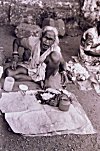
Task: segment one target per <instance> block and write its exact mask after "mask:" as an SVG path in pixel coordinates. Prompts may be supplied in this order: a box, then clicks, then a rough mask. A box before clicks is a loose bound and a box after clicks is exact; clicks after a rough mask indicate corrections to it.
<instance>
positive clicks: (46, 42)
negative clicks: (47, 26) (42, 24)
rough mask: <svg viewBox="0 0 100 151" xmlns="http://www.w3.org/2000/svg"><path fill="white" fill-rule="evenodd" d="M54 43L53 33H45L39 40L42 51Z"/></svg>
mask: <svg viewBox="0 0 100 151" xmlns="http://www.w3.org/2000/svg"><path fill="white" fill-rule="evenodd" d="M54 42H55V33H54V32H53V31H47V32H45V34H44V35H43V37H42V39H41V46H42V49H44V50H47V49H48V48H50V47H51V46H52V45H53V44H54Z"/></svg>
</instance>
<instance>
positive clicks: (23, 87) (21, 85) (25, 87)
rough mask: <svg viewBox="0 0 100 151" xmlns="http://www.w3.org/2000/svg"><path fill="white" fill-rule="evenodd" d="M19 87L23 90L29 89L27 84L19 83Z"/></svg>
mask: <svg viewBox="0 0 100 151" xmlns="http://www.w3.org/2000/svg"><path fill="white" fill-rule="evenodd" d="M19 89H20V90H22V91H27V90H28V86H27V85H25V84H20V85H19Z"/></svg>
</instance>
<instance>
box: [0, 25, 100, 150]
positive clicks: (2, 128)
mask: <svg viewBox="0 0 100 151" xmlns="http://www.w3.org/2000/svg"><path fill="white" fill-rule="evenodd" d="M13 30H14V28H13V27H10V26H2V27H0V33H1V35H0V46H3V47H4V50H5V55H6V56H7V57H10V55H11V52H12V42H13V39H14V38H15V37H14V35H13ZM79 42H80V36H78V37H68V36H67V37H64V38H62V39H60V46H61V48H62V54H63V56H64V58H65V60H66V61H68V60H69V59H70V57H71V56H72V55H77V52H78V48H79ZM28 84H29V86H30V87H31V85H32V84H31V83H28ZM16 86H17V85H16ZM67 89H68V90H69V91H71V92H73V93H74V94H75V95H76V97H77V99H78V101H79V102H80V103H81V105H82V106H83V108H84V110H85V112H86V114H87V115H88V117H89V119H90V120H91V122H92V124H93V126H94V128H95V129H96V130H97V132H98V133H97V134H94V135H72V134H70V135H62V136H52V137H34V138H32V137H23V136H21V135H18V134H14V133H13V132H11V131H9V126H8V125H7V123H6V122H5V119H4V116H3V115H2V114H1V115H0V151H99V150H100V133H99V132H100V116H99V113H100V109H99V108H100V96H98V95H97V94H96V93H95V92H94V90H91V91H88V92H84V91H80V90H79V89H78V88H77V87H76V86H75V85H73V84H68V85H67Z"/></svg>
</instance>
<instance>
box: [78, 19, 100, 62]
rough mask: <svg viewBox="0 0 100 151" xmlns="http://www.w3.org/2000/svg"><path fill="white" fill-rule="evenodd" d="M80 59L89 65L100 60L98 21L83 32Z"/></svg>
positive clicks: (99, 26) (99, 29)
mask: <svg viewBox="0 0 100 151" xmlns="http://www.w3.org/2000/svg"><path fill="white" fill-rule="evenodd" d="M79 56H80V58H81V59H82V60H83V62H85V63H88V64H90V65H92V64H95V63H96V62H98V61H99V60H100V21H98V22H97V25H96V26H95V27H93V28H90V29H88V30H87V31H85V32H84V34H83V37H82V39H81V44H80V54H79Z"/></svg>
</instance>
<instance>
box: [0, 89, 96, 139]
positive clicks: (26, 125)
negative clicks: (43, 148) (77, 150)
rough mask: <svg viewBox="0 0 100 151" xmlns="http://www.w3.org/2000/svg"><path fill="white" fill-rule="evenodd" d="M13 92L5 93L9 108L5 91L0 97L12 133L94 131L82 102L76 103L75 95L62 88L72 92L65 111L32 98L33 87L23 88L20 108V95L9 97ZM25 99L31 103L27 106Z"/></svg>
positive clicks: (79, 132)
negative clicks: (24, 90) (24, 94)
mask: <svg viewBox="0 0 100 151" xmlns="http://www.w3.org/2000/svg"><path fill="white" fill-rule="evenodd" d="M60 91H62V90H60ZM65 91H66V92H65ZM16 93H17V92H11V93H7V94H8V96H9V99H11V100H13V101H11V103H12V104H10V105H9V108H7V105H8V104H9V103H10V101H8V100H9V99H8V98H7V99H6V97H7V94H6V93H4V94H3V98H1V99H0V106H1V107H0V108H1V111H3V112H4V113H5V119H6V121H7V122H8V124H9V125H10V127H11V129H12V130H13V131H14V132H15V133H20V134H24V135H31V136H40V135H42V136H45V135H47V136H48V135H57V134H58V135H61V134H68V133H74V134H93V133H95V130H94V129H93V126H92V124H91V122H90V120H89V119H88V117H87V115H86V114H85V111H84V110H83V108H82V106H81V105H80V104H79V103H78V101H77V100H76V97H75V96H74V95H73V94H71V93H69V92H68V91H67V90H64V93H66V94H68V95H69V96H71V95H72V98H73V101H72V104H71V105H70V107H69V110H68V111H67V112H63V111H60V110H59V109H58V108H57V107H51V106H49V105H42V104H40V103H39V102H38V101H36V100H35V99H34V94H35V93H34V91H30V92H29V93H28V92H27V93H26V96H27V97H25V96H23V97H24V99H23V101H22V102H23V103H25V104H27V109H26V107H25V106H24V105H22V106H23V108H22V107H21V106H20V105H21V103H20V99H18V98H17V97H13V96H15V94H16ZM19 93H20V92H18V95H19ZM32 97H33V103H32ZM74 97H75V100H74ZM13 98H14V99H13ZM16 99H17V100H16ZM3 101H5V102H4V103H5V104H6V105H5V107H4V106H3V103H1V102H3ZM24 101H25V102H24ZM29 101H30V102H31V107H30V104H29V107H28V103H29ZM16 103H17V105H16V106H15V105H14V104H16ZM2 106H3V107H2ZM12 106H13V109H12ZM14 108H15V111H14ZM21 110H22V111H21Z"/></svg>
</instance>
